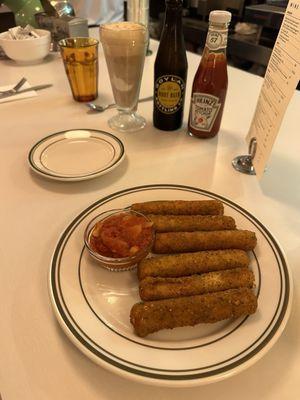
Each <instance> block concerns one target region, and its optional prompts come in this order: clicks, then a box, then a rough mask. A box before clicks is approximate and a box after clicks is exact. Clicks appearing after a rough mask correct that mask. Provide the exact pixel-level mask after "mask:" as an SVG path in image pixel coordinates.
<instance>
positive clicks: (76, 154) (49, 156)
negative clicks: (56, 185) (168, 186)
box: [28, 129, 125, 181]
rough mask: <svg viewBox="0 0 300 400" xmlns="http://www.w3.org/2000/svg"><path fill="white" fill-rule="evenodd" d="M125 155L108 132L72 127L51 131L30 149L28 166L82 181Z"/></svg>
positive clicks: (103, 171)
mask: <svg viewBox="0 0 300 400" xmlns="http://www.w3.org/2000/svg"><path fill="white" fill-rule="evenodd" d="M124 155H125V151H124V145H123V143H122V142H121V140H120V139H118V138H117V137H116V136H114V135H112V134H111V133H108V132H104V131H98V130H95V129H76V130H69V131H63V132H58V133H54V134H52V135H50V136H47V137H45V138H43V139H42V140H40V141H39V142H37V143H36V144H35V145H34V146H33V148H32V149H31V150H30V152H29V155H28V161H29V165H30V167H31V168H32V169H33V170H34V171H35V172H37V173H38V174H40V175H43V176H45V177H47V178H50V179H55V180H59V181H82V180H86V179H92V178H96V177H98V176H100V175H104V174H106V173H108V172H109V171H111V170H113V169H114V168H116V167H117V166H118V165H119V164H120V162H121V161H122V160H123V158H124Z"/></svg>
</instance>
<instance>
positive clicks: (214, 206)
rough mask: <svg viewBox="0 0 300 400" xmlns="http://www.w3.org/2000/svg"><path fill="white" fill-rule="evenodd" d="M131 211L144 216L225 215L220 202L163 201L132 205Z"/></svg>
mask: <svg viewBox="0 0 300 400" xmlns="http://www.w3.org/2000/svg"><path fill="white" fill-rule="evenodd" d="M131 209H132V210H134V211H137V212H140V213H142V214H160V215H223V213H224V207H223V204H222V203H221V201H219V200H192V201H188V200H162V201H148V202H145V203H135V204H132V206H131Z"/></svg>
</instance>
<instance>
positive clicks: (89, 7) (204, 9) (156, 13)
mask: <svg viewBox="0 0 300 400" xmlns="http://www.w3.org/2000/svg"><path fill="white" fill-rule="evenodd" d="M58 3H61V4H60V5H58ZM66 3H67V1H51V0H50V1H49V0H3V3H2V4H1V0H0V32H3V31H6V30H7V29H8V28H10V27H12V26H15V25H16V24H17V22H18V21H17V19H18V11H19V10H20V9H21V11H22V10H24V9H26V7H27V8H28V7H31V9H32V8H34V9H35V11H36V12H39V11H43V10H44V11H47V13H51V10H50V9H48V10H46V8H48V7H49V4H50V7H51V5H52V7H53V6H55V5H56V9H57V10H58V9H59V7H60V9H63V7H62V5H63V4H65V6H66ZM287 3H288V1H284V0H265V1H261V0H184V2H183V31H184V37H185V42H186V48H187V50H189V51H192V52H195V53H199V54H201V52H202V50H203V47H204V44H205V39H206V34H207V28H208V15H209V13H210V11H211V10H215V9H220V10H228V11H230V12H231V13H232V22H231V25H230V31H229V38H228V50H227V54H228V60H229V64H230V65H233V66H235V67H237V68H241V69H243V70H246V71H249V72H251V73H254V74H257V75H260V76H264V73H265V70H266V66H267V64H268V60H269V57H270V54H271V51H272V48H273V46H274V43H275V41H276V38H277V34H278V31H279V28H280V25H281V22H282V19H283V15H284V12H285V8H286V5H287ZM24 4H25V6H26V7H25V8H24ZM68 5H69V6H71V8H72V7H73V14H72V15H73V16H74V15H76V16H78V17H81V18H86V21H87V24H88V25H89V26H97V25H99V24H100V23H103V21H104V20H103V19H101V15H100V14H101V13H102V14H105V18H106V20H105V22H107V19H111V20H121V19H123V18H125V19H126V9H127V3H126V2H123V0H69V3H67V6H68ZM22 7H23V8H22ZM54 8H55V7H54ZM65 9H66V7H65ZM112 10H114V11H112ZM164 10H165V1H164V0H149V31H150V36H151V37H152V38H153V39H157V40H159V38H160V34H161V29H162V25H163V18H164ZM69 12H70V9H69ZM98 14H99V15H98ZM19 15H20V13H19ZM57 15H58V13H57ZM68 18H72V17H70V16H69V17H68Z"/></svg>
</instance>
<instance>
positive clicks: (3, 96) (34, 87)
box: [0, 83, 53, 99]
mask: <svg viewBox="0 0 300 400" xmlns="http://www.w3.org/2000/svg"><path fill="white" fill-rule="evenodd" d="M51 86H53V85H52V84H51V83H48V84H45V85H36V86H32V87H30V88H26V89H22V90H18V91H17V92H16V93H4V94H3V95H1V94H0V99H5V98H6V97H11V96H16V95H17V94H21V93H25V92H31V91H32V90H41V89H47V88H49V87H51Z"/></svg>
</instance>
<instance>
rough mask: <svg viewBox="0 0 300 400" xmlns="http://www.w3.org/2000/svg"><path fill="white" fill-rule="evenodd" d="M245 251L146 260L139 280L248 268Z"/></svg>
mask: <svg viewBox="0 0 300 400" xmlns="http://www.w3.org/2000/svg"><path fill="white" fill-rule="evenodd" d="M249 262H250V260H249V256H248V254H247V253H246V252H245V251H243V250H211V251H199V252H195V253H183V254H172V255H166V256H158V257H151V258H145V259H144V260H142V261H141V262H140V263H139V264H138V269H137V272H138V278H139V279H143V278H145V277H147V276H161V277H176V276H186V275H193V274H200V273H203V272H210V271H219V270H224V269H231V268H242V267H248V265H249Z"/></svg>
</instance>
